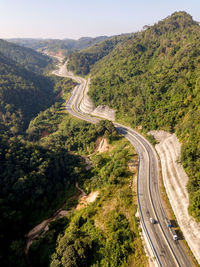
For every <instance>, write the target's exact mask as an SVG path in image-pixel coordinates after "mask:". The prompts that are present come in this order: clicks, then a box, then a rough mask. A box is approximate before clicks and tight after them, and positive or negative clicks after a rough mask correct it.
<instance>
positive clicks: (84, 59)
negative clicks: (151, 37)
mask: <svg viewBox="0 0 200 267" xmlns="http://www.w3.org/2000/svg"><path fill="white" fill-rule="evenodd" d="M128 38H131V35H130V34H127V35H119V36H115V37H112V38H110V39H108V40H105V41H102V42H101V43H99V44H95V45H94V46H91V47H89V48H87V49H85V50H81V51H79V52H75V53H73V54H71V55H70V57H69V64H68V68H69V69H70V70H72V71H73V72H75V73H76V74H83V75H86V74H88V73H89V71H90V70H91V68H92V66H93V65H94V64H95V63H96V62H97V61H99V60H100V59H101V58H103V57H105V56H106V55H108V54H109V53H110V52H111V51H112V50H113V49H114V47H115V46H116V45H117V44H118V43H121V42H123V41H125V40H127V39H128Z"/></svg>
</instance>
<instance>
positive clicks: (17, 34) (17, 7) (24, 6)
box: [0, 0, 200, 40]
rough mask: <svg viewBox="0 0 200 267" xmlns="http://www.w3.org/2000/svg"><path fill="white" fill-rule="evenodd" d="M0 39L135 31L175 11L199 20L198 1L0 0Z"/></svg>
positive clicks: (74, 37)
mask: <svg viewBox="0 0 200 267" xmlns="http://www.w3.org/2000/svg"><path fill="white" fill-rule="evenodd" d="M0 3H1V8H2V10H3V12H2V15H1V17H0V22H1V25H3V27H1V30H0V38H2V39H11V38H32V39H75V40H77V39H79V38H81V37H97V36H112V35H119V34H124V33H132V32H137V31H139V30H141V29H142V28H143V26H144V25H153V24H154V23H156V22H158V21H159V20H161V19H164V18H165V17H167V16H169V15H171V14H172V13H174V12H175V11H186V12H187V13H189V14H190V15H191V16H192V17H193V19H194V20H196V21H199V20H200V13H199V10H200V1H199V0H191V1H187V0H182V1H181V0H169V1H167V2H164V3H163V2H161V1H158V0H152V1H151V2H149V1H147V0H141V1H134V0H124V1H123V2H122V1H121V0H116V1H113V0H107V1H106V0H102V1H99V2H94V1H92V0H84V1H81V0H73V1H72V0H67V1H66V0H58V1H54V0H49V1H48V0H43V1H40V0H34V1H33V0H30V1H25V0H18V1H15V0H0Z"/></svg>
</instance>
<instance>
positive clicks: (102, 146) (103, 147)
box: [96, 138, 110, 153]
mask: <svg viewBox="0 0 200 267" xmlns="http://www.w3.org/2000/svg"><path fill="white" fill-rule="evenodd" d="M109 148H110V147H109V144H108V141H107V139H106V138H102V139H101V141H100V143H99V145H98V147H97V149H96V151H97V152H99V153H104V152H107V151H109Z"/></svg>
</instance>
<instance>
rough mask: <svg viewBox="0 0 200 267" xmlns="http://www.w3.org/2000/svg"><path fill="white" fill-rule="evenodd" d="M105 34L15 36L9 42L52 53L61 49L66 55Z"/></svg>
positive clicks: (99, 40)
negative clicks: (76, 36)
mask: <svg viewBox="0 0 200 267" xmlns="http://www.w3.org/2000/svg"><path fill="white" fill-rule="evenodd" d="M107 38H108V37H107V36H98V37H96V38H92V37H82V38H80V39H78V40H73V39H63V40H59V39H28V38H25V39H23V38H18V39H17V38H16V39H9V41H10V42H13V43H16V44H19V45H22V46H25V47H29V48H32V49H35V50H40V51H48V52H51V53H52V52H53V53H58V52H59V51H61V52H62V53H63V55H65V56H66V55H68V54H70V53H72V52H73V51H78V50H80V49H84V48H87V47H89V46H92V45H94V44H96V43H99V42H101V41H103V40H106V39H107Z"/></svg>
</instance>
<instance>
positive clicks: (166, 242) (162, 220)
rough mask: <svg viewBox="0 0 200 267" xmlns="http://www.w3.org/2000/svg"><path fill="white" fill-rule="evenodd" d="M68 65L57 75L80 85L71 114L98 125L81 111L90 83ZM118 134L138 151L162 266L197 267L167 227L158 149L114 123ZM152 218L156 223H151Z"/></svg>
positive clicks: (144, 207)
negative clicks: (160, 185) (69, 68)
mask: <svg viewBox="0 0 200 267" xmlns="http://www.w3.org/2000/svg"><path fill="white" fill-rule="evenodd" d="M66 67H67V62H66V63H65V64H64V65H63V66H61V67H60V69H59V70H56V71H54V72H53V74H55V75H58V76H63V77H69V78H72V79H74V80H75V81H76V82H77V83H78V84H77V85H76V86H75V88H74V89H73V91H72V93H71V95H70V98H69V100H68V101H67V104H66V109H67V111H68V112H69V113H70V114H71V115H73V116H75V117H77V118H79V119H82V120H85V121H88V122H91V123H97V122H98V121H99V120H100V119H99V118H95V117H92V116H90V115H89V114H85V113H83V112H82V111H81V110H80V102H81V101H82V98H83V94H84V89H85V87H86V85H87V81H86V80H85V79H83V78H81V77H77V76H74V75H73V73H71V72H68V71H67V68H66ZM114 126H115V128H116V129H117V131H118V132H119V133H120V134H122V135H123V136H124V137H125V138H127V139H128V140H129V141H130V142H131V144H133V146H134V147H135V149H136V151H137V153H138V156H139V167H138V179H137V198H138V205H139V213H140V220H141V226H142V230H143V232H144V234H145V236H146V239H147V240H148V243H149V246H150V247H151V250H152V253H153V255H154V257H155V259H156V263H157V265H158V266H167V267H174V266H181V267H190V266H193V265H192V263H191V262H190V260H189V259H188V256H187V255H186V254H185V251H184V250H183V248H182V246H181V245H180V242H179V241H174V240H173V237H172V233H171V232H170V231H169V228H168V226H167V215H166V212H165V210H164V208H163V205H162V201H161V197H160V191H159V167H158V159H157V155H156V153H155V150H154V148H153V147H152V146H151V144H150V143H149V142H148V141H147V140H146V139H145V138H144V137H143V136H142V135H140V134H139V133H137V132H136V131H134V130H132V129H131V128H129V127H126V126H123V125H121V124H118V123H114ZM150 217H153V218H154V219H155V220H156V223H155V224H152V223H151V222H150Z"/></svg>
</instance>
